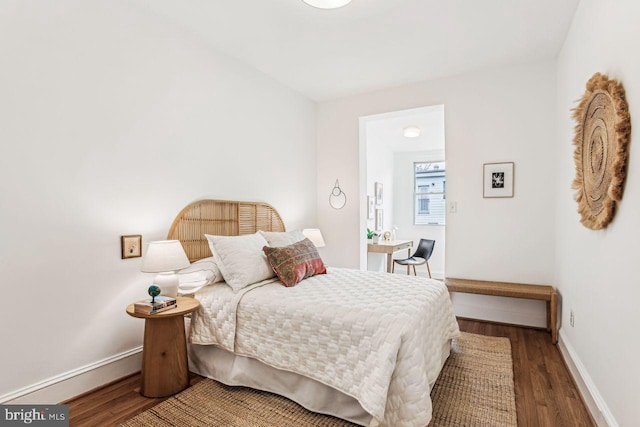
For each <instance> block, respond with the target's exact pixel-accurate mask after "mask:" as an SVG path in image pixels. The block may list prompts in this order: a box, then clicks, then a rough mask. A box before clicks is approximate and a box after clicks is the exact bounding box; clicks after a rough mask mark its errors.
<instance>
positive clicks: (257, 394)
mask: <svg viewBox="0 0 640 427" xmlns="http://www.w3.org/2000/svg"><path fill="white" fill-rule="evenodd" d="M431 399H432V400H433V419H432V421H431V423H430V424H429V427H444V426H446V427H454V426H459V427H462V426H486V427H495V426H501V427H507V426H516V425H517V420H516V405H515V392H514V386H513V362H512V359H511V343H510V342H509V339H508V338H496V337H486V336H482V335H475V334H469V333H464V332H463V333H462V335H461V336H460V338H458V339H456V340H454V341H453V343H452V346H451V356H450V357H449V359H448V360H447V362H446V364H445V366H444V368H443V370H442V372H441V373H440V376H439V377H438V380H437V381H436V384H435V386H434V388H433V390H432V392H431ZM121 426H126V427H138V426H149V427H162V426H180V427H183V426H196V427H199V426H225V427H301V426H314V427H315V426H318V427H338V426H340V427H346V426H353V424H351V423H349V422H347V421H344V420H340V419H337V418H334V417H330V416H327V415H321V414H316V413H313V412H309V411H307V410H306V409H304V408H303V407H301V406H299V405H298V404H296V403H294V402H292V401H290V400H288V399H286V398H284V397H280V396H277V395H274V394H271V393H267V392H262V391H257V390H252V389H249V388H244V387H228V386H225V385H223V384H220V383H218V382H216V381H213V380H209V379H205V380H202V381H200V382H199V383H197V384H195V385H194V386H192V387H190V388H188V389H187V390H185V391H183V392H182V393H180V394H178V395H176V396H174V397H172V398H170V399H167V400H165V401H164V402H162V403H160V404H158V405H156V406H154V407H153V408H151V409H148V410H146V411H145V412H143V413H141V414H139V415H137V416H135V417H134V418H131V419H130V420H127V421H126V422H124V423H123V424H121Z"/></svg>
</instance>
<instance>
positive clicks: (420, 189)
mask: <svg viewBox="0 0 640 427" xmlns="http://www.w3.org/2000/svg"><path fill="white" fill-rule="evenodd" d="M413 176H414V199H415V203H414V214H413V223H414V224H415V225H427V224H437V225H444V219H445V212H446V203H447V200H446V188H447V182H446V176H445V162H430V163H427V162H420V163H414V164H413Z"/></svg>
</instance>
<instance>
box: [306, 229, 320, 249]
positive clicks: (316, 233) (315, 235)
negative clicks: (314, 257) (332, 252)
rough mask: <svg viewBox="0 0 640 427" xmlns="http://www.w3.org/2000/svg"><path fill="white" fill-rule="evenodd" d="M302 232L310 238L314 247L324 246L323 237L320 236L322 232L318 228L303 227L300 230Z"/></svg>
mask: <svg viewBox="0 0 640 427" xmlns="http://www.w3.org/2000/svg"><path fill="white" fill-rule="evenodd" d="M302 234H304V237H306V238H307V239H309V240H311V243H313V244H314V245H315V246H316V248H322V247H324V246H325V244H324V239H323V238H322V233H321V232H320V230H319V229H317V228H305V229H304V230H302Z"/></svg>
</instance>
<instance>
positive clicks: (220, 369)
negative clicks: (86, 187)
mask: <svg viewBox="0 0 640 427" xmlns="http://www.w3.org/2000/svg"><path fill="white" fill-rule="evenodd" d="M205 235H210V236H209V240H208V239H207V238H206V237H205ZM293 235H295V232H285V227H284V223H283V222H282V219H281V217H280V215H279V214H278V212H277V211H276V210H275V209H274V208H273V207H272V206H270V205H268V204H265V203H253V202H233V201H218V200H202V201H198V202H195V203H193V204H191V205H189V206H187V207H186V208H185V209H183V211H182V212H181V213H180V214H179V215H178V217H177V218H176V220H175V221H174V223H173V225H172V227H171V229H170V232H169V239H177V240H180V241H181V242H182V244H183V247H184V248H185V252H186V253H187V256H188V257H189V259H190V261H192V262H194V264H193V265H192V266H195V267H197V266H198V265H200V264H199V263H204V262H209V261H208V260H211V258H210V257H211V256H212V254H211V249H210V246H212V247H214V251H215V252H216V253H215V254H214V256H215V257H216V258H215V260H216V261H217V263H218V264H220V265H219V267H222V266H223V265H227V264H228V262H229V259H232V260H234V262H246V263H247V264H248V265H246V266H240V270H243V269H244V270H246V271H252V270H254V267H253V265H254V264H257V263H259V262H258V261H256V258H251V257H253V256H254V255H255V254H254V253H250V254H247V251H249V250H250V249H245V248H244V247H245V246H247V247H252V245H253V247H255V248H257V247H258V246H259V244H257V243H256V244H254V243H253V240H256V241H258V240H257V239H259V236H265V237H266V238H269V236H271V238H273V239H274V240H268V245H267V246H272V243H273V246H284V247H283V249H282V250H288V248H291V247H298V246H300V245H303V244H304V242H302V241H300V242H297V243H293V244H292V245H290V246H289V245H285V244H284V243H283V244H281V245H278V244H275V243H277V242H278V239H281V238H284V240H283V242H285V243H288V242H287V239H289V238H291V237H292V236H293ZM212 236H218V237H216V238H217V239H218V240H215V241H214V240H212V239H213V237H212ZM219 236H238V237H237V238H229V237H227V238H224V237H219ZM256 236H257V237H256ZM242 239H244V240H243V244H242V246H241V247H240V249H239V250H240V251H244V252H245V253H243V254H242V256H238V254H232V255H231V256H230V257H231V258H225V256H226V255H225V253H226V252H227V251H229V252H232V251H230V250H228V249H227V247H225V246H223V245H219V246H218V243H216V242H224V243H225V244H231V245H233V244H236V243H237V242H240V241H241V240H242ZM246 242H251V243H249V244H246ZM256 245H257V246H256ZM251 250H253V251H254V252H256V249H251ZM316 254H317V252H316ZM262 255H263V254H262ZM318 258H319V256H318ZM238 260H240V261H238ZM214 264H215V263H214ZM236 267H237V266H236ZM196 270H197V268H196ZM221 270H223V273H224V274H222V275H220V274H218V276H224V277H223V279H224V280H222V281H221V278H220V277H218V279H217V280H213V279H211V280H209V279H210V278H208V279H207V280H209V282H208V283H207V285H206V286H202V287H194V288H192V290H193V292H192V293H193V295H194V296H195V298H197V299H199V300H200V302H201V308H200V309H199V310H198V311H197V312H195V313H194V314H193V316H192V318H191V319H190V321H189V322H188V327H189V367H190V370H191V371H193V372H196V373H199V374H201V375H203V376H206V377H209V378H213V379H215V380H217V381H220V382H222V383H225V384H227V385H241V386H247V387H251V388H256V389H260V390H265V391H270V392H273V393H277V394H280V395H283V396H286V397H288V398H290V399H292V400H294V401H295V402H297V403H299V404H301V405H302V406H304V407H306V408H307V409H309V410H312V411H315V412H320V413H325V414H329V415H333V416H336V417H339V418H342V419H345V420H348V421H351V422H353V423H355V424H359V425H364V426H378V425H381V426H426V425H427V424H428V423H429V421H430V419H431V411H432V408H431V399H430V396H429V393H430V390H431V386H432V385H433V384H434V383H435V381H436V379H437V377H438V374H439V372H440V370H441V369H442V366H443V364H444V362H445V361H446V358H447V357H448V355H449V349H450V341H451V339H452V338H455V337H456V336H458V334H459V330H458V326H457V323H456V321H455V317H454V315H453V310H452V306H451V301H450V299H449V294H448V292H447V289H446V287H445V286H444V285H443V284H442V283H441V282H438V281H435V280H431V279H425V278H418V277H413V276H404V275H391V274H388V273H378V272H365V271H359V270H351V269H341V268H331V267H328V268H327V269H326V274H315V275H311V276H310V277H307V278H304V280H301V281H300V282H299V283H297V284H295V286H292V287H287V286H283V284H282V282H285V283H286V282H287V280H286V279H285V278H284V277H283V278H282V280H280V279H279V278H278V276H276V277H268V278H264V279H263V280H255V278H253V279H252V278H246V280H245V281H244V282H243V283H242V284H243V286H240V287H238V286H236V280H235V279H236V278H235V276H234V274H235V273H233V271H232V270H233V269H229V268H228V265H227V267H225V269H222V268H221ZM192 271H194V269H193V268H192V269H191V270H190V271H189V272H186V274H185V276H184V277H187V276H188V275H189V274H193V273H192ZM240 274H244V273H240ZM214 276H215V273H214ZM187 292H190V291H189V287H188V286H187Z"/></svg>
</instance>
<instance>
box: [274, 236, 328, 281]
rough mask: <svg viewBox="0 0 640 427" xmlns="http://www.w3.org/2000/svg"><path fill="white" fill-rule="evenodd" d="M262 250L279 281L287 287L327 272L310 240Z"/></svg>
mask: <svg viewBox="0 0 640 427" xmlns="http://www.w3.org/2000/svg"><path fill="white" fill-rule="evenodd" d="M262 250H263V251H264V253H265V254H266V255H267V260H268V261H269V264H271V267H273V271H275V272H276V274H277V275H278V279H280V281H281V282H282V283H283V284H284V285H285V286H287V287H291V286H295V285H296V283H299V282H300V281H302V280H303V279H306V278H307V277H311V276H315V275H316V274H326V272H327V269H326V267H325V266H324V263H323V262H322V258H320V255H319V254H318V250H317V249H316V247H315V245H314V244H313V243H311V240H309V239H304V240H301V241H300V242H297V243H294V244H292V245H289V246H283V247H280V248H270V247H269V246H265V247H264V248H262Z"/></svg>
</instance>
